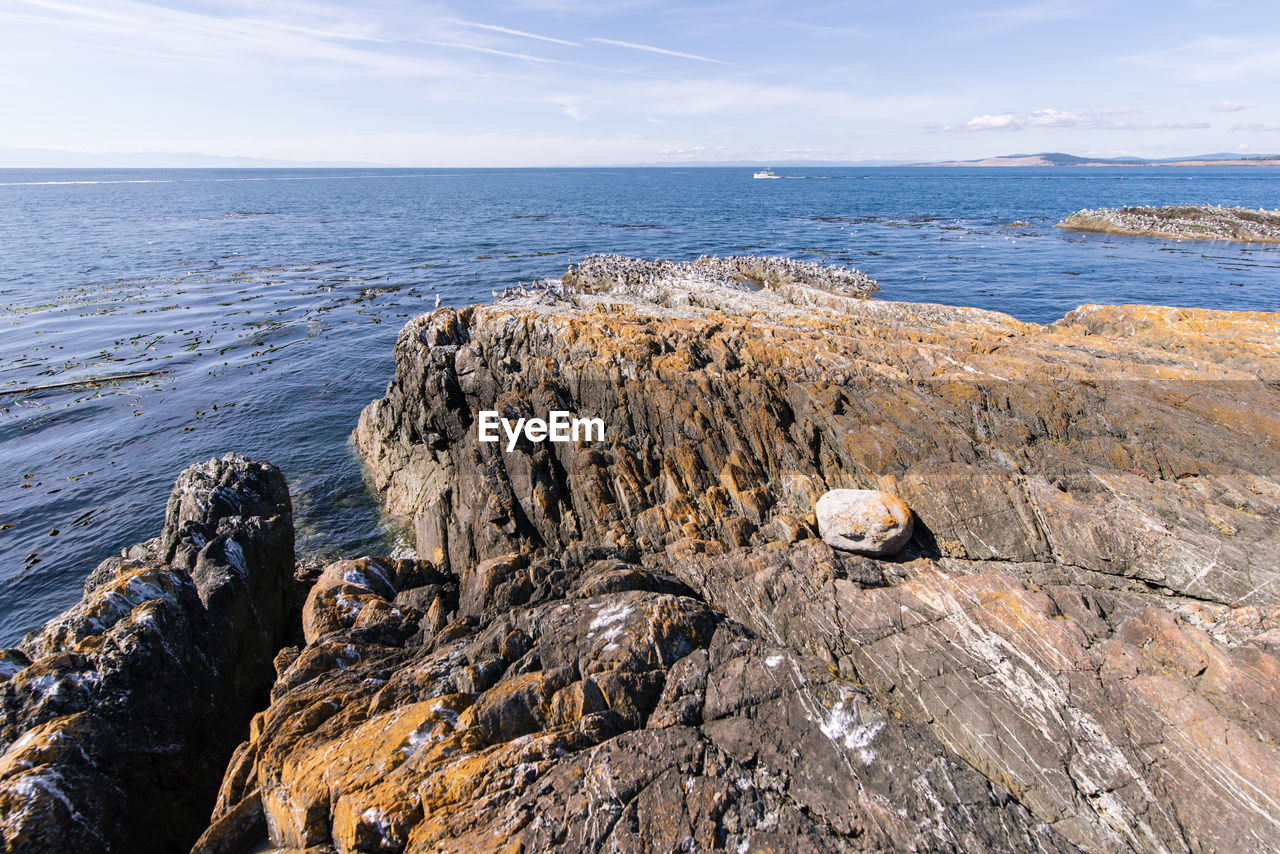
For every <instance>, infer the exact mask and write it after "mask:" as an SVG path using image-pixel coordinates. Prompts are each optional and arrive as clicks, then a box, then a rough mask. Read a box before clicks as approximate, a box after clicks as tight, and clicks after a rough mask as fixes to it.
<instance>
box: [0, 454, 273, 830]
mask: <svg viewBox="0 0 1280 854" xmlns="http://www.w3.org/2000/svg"><path fill="white" fill-rule="evenodd" d="M292 573H293V523H292V511H291V507H290V501H289V494H288V491H287V489H286V488H285V484H284V479H283V478H282V477H281V475H280V472H279V471H278V470H277V469H276V468H274V467H273V466H270V465H266V464H264V463H256V462H251V461H249V460H246V459H243V458H239V457H232V456H228V457H225V458H223V459H215V460H210V461H209V462H207V463H204V464H202V465H197V466H192V467H190V468H188V469H187V470H185V471H184V472H183V473H182V474H181V475H180V476H179V478H178V480H177V483H175V485H174V488H173V492H172V494H171V497H170V499H169V510H168V513H167V515H166V520H165V525H164V529H163V531H162V532H161V535H160V536H159V537H158V538H157V539H155V540H151V541H149V542H147V543H143V544H141V545H139V546H135V547H133V548H132V549H129V550H127V552H126V553H125V555H124V556H122V557H118V558H112V559H110V560H108V561H105V562H104V563H103V564H102V565H101V566H100V567H99V568H98V569H97V570H96V571H95V572H94V573H93V575H92V576H91V577H90V579H89V580H88V581H87V582H86V585H85V594H84V597H83V598H82V599H81V601H80V602H79V604H77V605H75V606H73V607H72V608H70V609H68V610H67V611H66V612H64V613H63V614H62V615H61V616H59V617H57V618H55V619H53V620H51V621H49V623H47V624H46V625H45V626H44V627H43V628H41V629H38V630H36V631H34V632H32V633H31V634H29V635H27V637H26V638H25V639H23V641H22V643H21V644H20V645H19V647H18V649H16V650H7V651H5V652H4V653H0V661H3V662H5V666H4V667H3V669H0V746H2V747H3V748H5V749H4V753H3V755H2V756H0V843H2V845H3V848H4V850H5V851H29V852H48V851H78V852H93V851H108V850H110V851H185V850H187V849H188V848H189V847H190V845H191V842H192V841H193V840H194V839H195V838H196V836H197V835H198V834H199V833H200V831H201V829H202V828H203V826H204V825H205V824H206V822H207V818H208V814H209V810H210V808H211V807H212V804H213V799H214V795H215V793H216V790H217V780H218V779H219V777H220V776H221V772H222V769H223V767H224V766H225V763H226V760H227V758H228V757H229V756H230V754H231V751H232V749H233V748H234V747H235V745H236V743H237V742H238V741H240V739H241V738H243V728H244V726H245V724H246V722H247V721H248V719H249V716H250V715H251V714H252V713H253V711H254V710H256V709H257V708H260V707H261V705H262V704H263V703H265V702H266V699H267V691H268V689H269V688H270V685H271V681H272V678H273V671H272V667H271V661H272V658H273V657H274V656H275V653H276V650H277V649H278V648H279V647H280V646H281V645H282V643H283V642H284V638H285V636H286V633H287V630H288V621H289V615H288V607H289V596H290V593H291V583H292Z"/></svg>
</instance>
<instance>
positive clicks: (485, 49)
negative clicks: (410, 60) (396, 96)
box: [414, 39, 568, 65]
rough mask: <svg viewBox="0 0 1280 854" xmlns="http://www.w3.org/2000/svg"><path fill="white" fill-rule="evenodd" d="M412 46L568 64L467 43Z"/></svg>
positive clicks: (430, 42) (423, 40)
mask: <svg viewBox="0 0 1280 854" xmlns="http://www.w3.org/2000/svg"><path fill="white" fill-rule="evenodd" d="M414 44H429V45H434V46H436V47H449V48H456V49H458V50H471V51H475V52H476V53H487V54H489V55H490V56H505V57H509V58H510V59H523V60H526V61H528V62H543V63H547V64H551V65H567V64H568V63H566V62H564V61H562V60H559V59H549V58H548V57H545V56H533V55H532V54H528V53H518V52H516V51H512V50H500V49H499V48H496V47H485V46H484V45H478V44H470V43H468V42H440V41H430V40H428V39H414Z"/></svg>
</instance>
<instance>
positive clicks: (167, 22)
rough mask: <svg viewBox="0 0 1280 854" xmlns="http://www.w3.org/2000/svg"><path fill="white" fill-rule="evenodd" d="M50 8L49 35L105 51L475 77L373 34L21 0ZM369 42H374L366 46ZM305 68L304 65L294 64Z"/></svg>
mask: <svg viewBox="0 0 1280 854" xmlns="http://www.w3.org/2000/svg"><path fill="white" fill-rule="evenodd" d="M18 2H19V3H21V4H22V5H24V6H26V7H28V8H30V9H33V10H42V11H43V12H45V13H46V14H45V15H37V16H34V17H36V18H37V19H38V20H37V23H38V24H39V25H41V26H42V27H44V28H45V32H46V34H47V35H52V36H53V37H55V38H56V37H57V34H64V33H74V34H79V35H81V36H85V35H88V36H92V37H97V38H98V39H99V40H100V42H99V44H98V45H97V47H98V49H103V50H119V49H121V48H124V47H130V48H133V49H135V50H139V51H142V50H154V49H156V48H159V49H160V51H161V52H163V53H165V54H172V55H179V56H184V57H187V58H195V59H200V60H203V61H206V62H210V63H213V64H217V65H228V64H232V63H235V62H237V61H238V60H242V59H243V58H244V57H246V56H253V57H256V58H257V59H259V60H261V61H263V62H264V63H270V64H273V65H278V64H280V63H281V62H295V63H296V62H313V63H315V64H316V66H317V67H319V68H321V69H323V70H324V73H326V74H332V73H333V72H332V67H333V66H334V65H335V64H336V65H340V66H342V68H343V70H344V71H346V72H348V73H349V72H350V70H351V69H353V68H359V69H364V70H366V71H371V72H374V73H377V74H391V75H397V76H410V77H422V76H428V77H440V78H454V79H461V78H468V77H473V76H475V72H474V70H473V69H469V68H467V67H465V66H461V65H458V64H455V63H449V62H446V61H443V60H439V59H435V58H425V57H418V56H405V55H402V54H398V53H395V52H390V51H387V50H385V49H383V48H384V46H385V45H386V44H388V41H387V40H385V39H382V38H379V37H377V36H374V35H372V34H371V33H370V32H369V31H368V30H364V29H360V28H353V31H352V32H334V31H330V30H326V29H320V28H313V27H302V26H298V25H296V24H293V23H288V22H285V23H280V22H275V21H264V20H261V19H260V18H236V17H219V16H216V15H209V14H204V13H200V12H187V11H182V10H177V9H170V8H167V7H164V6H158V5H155V4H152V3H142V2H135V0H115V2H103V3H100V4H99V5H96V6H92V7H91V6H84V5H78V4H75V3H67V2H59V0H18ZM366 45H369V46H368V47H366ZM294 69H295V70H297V66H296V65H295V66H294Z"/></svg>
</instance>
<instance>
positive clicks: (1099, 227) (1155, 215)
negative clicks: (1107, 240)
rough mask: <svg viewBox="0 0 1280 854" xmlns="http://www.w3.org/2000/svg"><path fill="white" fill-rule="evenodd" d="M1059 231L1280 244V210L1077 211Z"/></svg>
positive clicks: (1175, 207) (1191, 207)
mask: <svg viewBox="0 0 1280 854" xmlns="http://www.w3.org/2000/svg"><path fill="white" fill-rule="evenodd" d="M1058 227H1059V228H1065V229H1068V230H1071V231H1098V232H1103V233H1105V234H1130V235H1135V236H1140V237H1166V238H1172V239H1175V240H1235V241H1240V242H1243V243H1280V210H1274V211H1268V210H1262V209H1259V210H1254V209H1253V208H1239V207H1234V208H1233V207H1221V206H1219V205H1166V206H1164V207H1124V208H1097V209H1086V210H1082V211H1076V212H1075V213H1073V214H1071V215H1070V216H1068V217H1066V218H1065V219H1063V220H1062V222H1060V223H1058Z"/></svg>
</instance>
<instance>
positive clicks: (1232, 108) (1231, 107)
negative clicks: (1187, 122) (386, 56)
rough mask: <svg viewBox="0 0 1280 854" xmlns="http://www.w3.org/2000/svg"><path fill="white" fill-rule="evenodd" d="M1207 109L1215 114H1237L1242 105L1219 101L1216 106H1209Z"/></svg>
mask: <svg viewBox="0 0 1280 854" xmlns="http://www.w3.org/2000/svg"><path fill="white" fill-rule="evenodd" d="M1209 109H1211V110H1213V111H1214V112H1215V113H1238V112H1240V111H1241V110H1243V109H1244V104H1237V103H1236V102H1235V101H1219V102H1218V103H1216V104H1210V105H1209Z"/></svg>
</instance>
